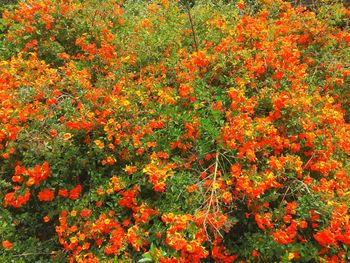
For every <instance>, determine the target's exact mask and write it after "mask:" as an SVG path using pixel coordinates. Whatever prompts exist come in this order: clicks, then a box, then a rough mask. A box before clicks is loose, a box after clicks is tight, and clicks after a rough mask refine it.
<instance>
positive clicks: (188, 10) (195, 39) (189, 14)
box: [185, 0, 198, 52]
mask: <svg viewBox="0 0 350 263" xmlns="http://www.w3.org/2000/svg"><path fill="white" fill-rule="evenodd" d="M185 5H186V9H187V14H188V19H189V20H190V24H191V31H192V36H193V41H194V47H195V49H196V51H197V52H198V42H197V36H196V32H195V31H194V23H193V19H192V15H191V8H190V5H189V4H188V0H186V1H185Z"/></svg>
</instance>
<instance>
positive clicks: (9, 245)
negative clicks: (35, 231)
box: [2, 240, 13, 250]
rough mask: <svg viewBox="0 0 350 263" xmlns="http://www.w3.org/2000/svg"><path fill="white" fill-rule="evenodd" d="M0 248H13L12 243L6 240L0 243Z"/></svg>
mask: <svg viewBox="0 0 350 263" xmlns="http://www.w3.org/2000/svg"><path fill="white" fill-rule="evenodd" d="M2 246H3V248H4V249H6V250H10V249H11V248H12V247H13V243H11V242H10V241H8V240H4V241H2Z"/></svg>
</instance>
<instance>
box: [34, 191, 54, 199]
mask: <svg viewBox="0 0 350 263" xmlns="http://www.w3.org/2000/svg"><path fill="white" fill-rule="evenodd" d="M38 198H39V200H40V201H52V200H53V199H54V198H55V194H54V192H53V191H51V190H50V189H48V188H46V189H45V190H44V191H41V192H39V194H38Z"/></svg>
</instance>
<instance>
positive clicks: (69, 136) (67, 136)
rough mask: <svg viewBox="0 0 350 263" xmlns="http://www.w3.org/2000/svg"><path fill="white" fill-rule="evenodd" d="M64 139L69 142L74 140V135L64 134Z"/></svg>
mask: <svg viewBox="0 0 350 263" xmlns="http://www.w3.org/2000/svg"><path fill="white" fill-rule="evenodd" d="M63 138H64V139H65V140H69V139H70V138H72V134H70V133H68V132H67V133H65V134H63Z"/></svg>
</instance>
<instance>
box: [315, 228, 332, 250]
mask: <svg viewBox="0 0 350 263" xmlns="http://www.w3.org/2000/svg"><path fill="white" fill-rule="evenodd" d="M314 238H315V239H316V240H317V242H318V243H320V245H322V246H328V245H336V240H335V236H334V233H333V232H332V231H330V230H329V229H325V230H322V231H319V232H317V233H316V234H314Z"/></svg>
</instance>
